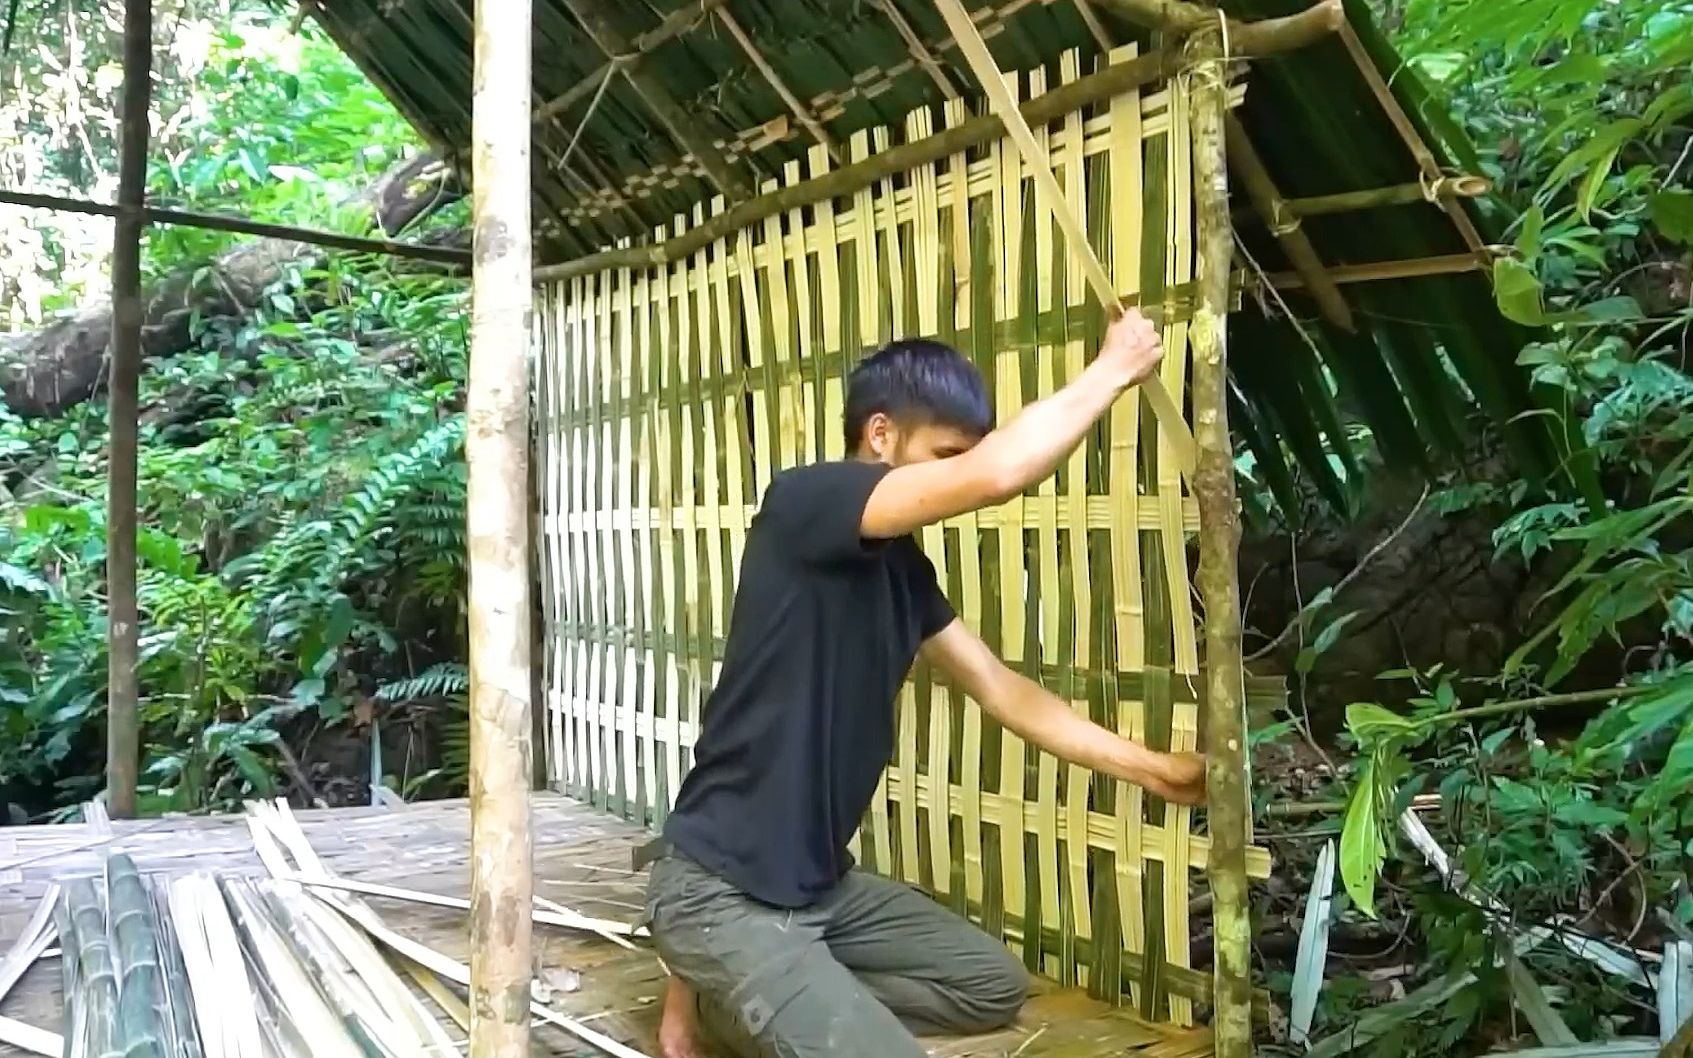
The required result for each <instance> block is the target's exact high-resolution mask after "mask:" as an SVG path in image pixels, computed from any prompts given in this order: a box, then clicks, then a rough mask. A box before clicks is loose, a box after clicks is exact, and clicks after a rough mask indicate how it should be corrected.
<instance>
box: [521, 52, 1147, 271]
mask: <svg viewBox="0 0 1693 1058" xmlns="http://www.w3.org/2000/svg"><path fill="white" fill-rule="evenodd" d="M1178 66H1179V57H1178V56H1176V55H1175V54H1174V53H1172V52H1169V51H1156V52H1152V53H1151V54H1148V55H1143V56H1141V57H1140V58H1138V59H1133V60H1131V61H1129V62H1124V63H1116V64H1113V65H1111V66H1107V67H1106V68H1105V69H1103V70H1100V71H1098V72H1097V73H1092V74H1089V75H1088V76H1086V77H1082V78H1078V79H1077V80H1074V81H1071V82H1069V83H1068V84H1064V85H1060V86H1059V87H1057V88H1054V89H1053V90H1052V91H1050V92H1047V93H1045V94H1043V95H1039V96H1036V97H1035V98H1033V99H1031V100H1029V101H1028V102H1026V103H1024V104H1023V105H1022V106H1021V107H1019V108H1018V109H1019V111H1020V112H1021V113H1022V115H1023V119H1024V120H1025V121H1027V122H1029V123H1030V124H1031V125H1042V124H1045V123H1047V122H1049V121H1055V120H1057V119H1058V118H1060V117H1062V116H1064V115H1065V114H1068V113H1070V112H1071V111H1073V110H1079V109H1081V108H1082V107H1085V106H1087V105H1088V104H1090V103H1097V102H1099V101H1101V100H1105V99H1110V98H1111V97H1112V96H1115V95H1121V94H1122V93H1124V92H1126V91H1128V90H1129V89H1131V88H1136V87H1139V86H1140V85H1143V84H1150V83H1152V82H1153V81H1159V80H1163V79H1164V78H1166V77H1169V76H1171V75H1173V74H1174V73H1175V72H1176V70H1177V68H1178ZM1004 135H1005V122H1003V121H1001V120H1000V119H999V118H997V117H994V116H992V115H982V116H980V117H974V118H970V119H969V120H967V121H963V122H960V123H959V124H957V125H954V126H953V127H952V128H950V129H947V130H946V131H944V132H938V133H936V134H935V135H933V136H928V137H925V138H923V139H920V140H914V141H912V142H911V143H903V144H900V145H899V146H897V147H890V148H888V149H887V150H885V151H881V152H879V153H877V154H873V155H871V156H870V157H869V158H866V159H864V160H863V161H861V162H854V163H852V164H851V165H846V166H842V167H841V168H839V169H836V170H834V171H832V172H829V173H826V174H824V175H823V176H819V177H813V178H812V179H810V180H804V181H801V182H799V183H797V184H792V185H789V186H787V187H783V188H779V189H777V190H775V191H771V192H767V193H765V194H762V195H759V196H758V197H757V198H752V199H748V200H747V201H745V202H742V203H740V204H738V205H735V206H733V207H731V208H730V209H728V210H725V211H724V212H722V213H719V214H718V215H717V216H715V217H712V218H711V219H710V220H708V221H706V222H705V223H704V224H700V225H698V226H696V227H694V228H692V229H690V230H689V231H687V232H684V233H683V234H681V235H678V236H676V237H675V238H673V239H667V240H665V241H664V242H660V243H652V244H649V245H646V246H627V247H621V248H618V249H614V250H602V251H600V252H598V253H592V254H589V255H587V256H586V257H578V258H576V259H575V260H571V261H560V262H559V263H557V264H551V265H546V266H543V267H541V268H537V269H535V278H536V279H537V280H557V279H570V278H572V277H574V276H581V275H590V274H592V273H594V272H600V271H604V270H605V269H608V268H651V267H656V266H658V265H663V264H668V263H669V262H671V261H676V260H680V259H681V258H684V257H686V256H688V255H689V254H691V253H693V252H694V251H696V250H700V249H703V248H704V247H707V246H709V245H711V244H712V243H713V242H716V241H717V240H718V239H720V238H723V237H724V236H726V235H730V234H733V233H734V232H737V231H739V230H741V229H742V228H745V227H747V226H749V225H752V224H756V223H758V222H759V221H762V220H765V219H766V218H769V217H773V216H775V215H776V214H778V213H784V212H786V211H788V210H791V209H798V208H800V207H801V206H809V205H811V204H813V203H816V202H821V201H823V200H824V199H828V198H836V197H839V196H841V195H850V194H852V193H854V192H856V191H858V190H861V189H862V188H866V187H869V186H870V185H871V184H873V183H875V182H876V181H877V180H881V179H884V178H885V177H889V176H892V175H893V174H895V173H903V172H905V171H906V170H908V169H914V168H916V167H917V166H920V165H927V164H928V163H930V162H935V161H939V160H940V159H942V158H946V157H948V156H950V155H954V154H958V153H959V152H961V151H964V150H967V149H969V148H971V147H975V146H978V145H980V144H983V143H988V142H991V141H993V140H996V139H999V138H1000V137H1001V136H1004Z"/></svg>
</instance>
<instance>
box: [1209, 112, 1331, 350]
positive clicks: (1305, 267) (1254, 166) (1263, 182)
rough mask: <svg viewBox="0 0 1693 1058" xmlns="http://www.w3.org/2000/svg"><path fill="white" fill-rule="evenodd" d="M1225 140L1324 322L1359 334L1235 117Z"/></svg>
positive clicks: (1255, 203)
mask: <svg viewBox="0 0 1693 1058" xmlns="http://www.w3.org/2000/svg"><path fill="white" fill-rule="evenodd" d="M1224 137H1225V139H1226V140H1227V143H1228V153H1229V163H1230V164H1231V165H1232V166H1233V168H1234V170H1235V173H1236V174H1237V175H1238V176H1239V177H1240V180H1241V183H1242V184H1243V185H1244V186H1245V188H1246V195H1247V197H1248V198H1249V199H1251V201H1252V208H1253V209H1255V210H1256V211H1257V212H1258V216H1259V219H1261V220H1262V221H1263V222H1264V223H1265V225H1267V226H1268V227H1269V229H1270V233H1271V234H1272V235H1274V236H1275V237H1276V239H1277V240H1279V241H1280V242H1281V244H1282V252H1284V253H1286V254H1287V259H1288V260H1289V261H1290V262H1292V264H1293V268H1294V271H1296V272H1298V273H1299V277H1300V278H1301V279H1302V280H1304V282H1305V288H1306V289H1307V290H1309V291H1310V292H1311V300H1313V301H1315V302H1316V303H1317V311H1318V312H1320V313H1322V315H1323V319H1325V320H1327V321H1328V322H1329V323H1331V324H1333V325H1334V326H1336V327H1339V328H1340V329H1341V330H1343V331H1346V332H1347V333H1348V334H1351V333H1354V332H1356V330H1357V324H1356V323H1354V322H1353V319H1352V309H1351V307H1350V306H1349V305H1347V304H1346V299H1345V298H1343V297H1341V296H1340V289H1339V288H1338V287H1336V286H1335V284H1334V280H1333V279H1330V278H1329V274H1328V272H1327V271H1326V270H1325V269H1324V267H1323V262H1322V259H1321V258H1319V257H1318V256H1317V248H1316V247H1315V246H1312V245H1311V239H1310V236H1308V235H1306V234H1305V232H1304V231H1302V230H1301V229H1300V227H1299V216H1298V215H1297V214H1294V213H1291V212H1289V210H1288V209H1287V201H1286V200H1285V199H1284V198H1282V195H1281V192H1280V191H1279V190H1277V189H1276V185H1275V181H1274V180H1272V179H1271V178H1270V170H1269V169H1268V168H1266V167H1265V165H1264V160H1263V159H1262V158H1260V157H1259V156H1258V150H1257V148H1255V147H1253V146H1252V140H1251V138H1250V137H1249V136H1247V134H1246V129H1245V127H1244V126H1242V125H1241V123H1240V119H1239V118H1237V117H1235V116H1234V115H1233V114H1229V115H1228V116H1227V117H1226V118H1225V119H1224Z"/></svg>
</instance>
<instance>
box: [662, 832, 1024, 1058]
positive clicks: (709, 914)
mask: <svg viewBox="0 0 1693 1058" xmlns="http://www.w3.org/2000/svg"><path fill="white" fill-rule="evenodd" d="M647 915H648V917H649V920H650V923H651V926H650V928H651V931H652V936H653V941H654V943H655V946H656V947H657V948H658V951H659V954H660V955H661V956H663V958H664V961H665V963H666V964H667V965H668V966H669V968H670V972H671V973H672V974H675V975H676V976H677V977H679V978H681V979H682V981H684V982H685V983H686V984H687V985H688V986H689V987H690V988H692V989H693V991H694V994H695V995H696V996H697V997H698V1002H699V1008H700V1023H701V1028H702V1030H703V1033H704V1039H703V1040H702V1041H701V1042H702V1043H703V1044H704V1045H705V1046H707V1047H708V1048H713V1049H714V1050H712V1051H709V1052H708V1053H723V1052H724V1051H725V1050H726V1051H727V1052H731V1053H733V1054H735V1055H739V1056H741V1058H824V1056H825V1055H827V1056H837V1058H844V1056H848V1055H863V1056H864V1058H919V1056H921V1055H923V1054H924V1051H923V1048H922V1046H921V1045H920V1044H918V1042H917V1040H916V1037H915V1035H914V1033H915V1034H921V1035H928V1034H937V1033H960V1034H967V1033H977V1032H987V1031H991V1030H993V1029H997V1028H1001V1027H1003V1026H1005V1025H1007V1024H1009V1023H1010V1022H1011V1020H1012V1019H1013V1018H1015V1017H1016V1015H1017V1011H1018V1010H1019V1009H1020V1008H1021V1007H1022V1005H1023V1000H1024V998H1025V997H1026V996H1027V994H1028V985H1029V979H1028V974H1027V972H1026V971H1025V970H1024V969H1023V966H1022V964H1021V963H1019V962H1018V961H1017V959H1016V957H1015V956H1013V955H1012V954H1011V953H1010V952H1009V951H1007V950H1006V949H1005V947H1004V946H1003V945H1002V944H1000V943H999V942H998V941H996V940H994V939H993V938H992V937H989V936H988V935H987V934H985V933H983V932H982V931H981V930H979V929H977V928H976V927H974V926H972V925H971V924H970V923H969V922H967V921H965V920H964V919H962V918H960V917H959V916H957V915H955V914H953V913H952V912H951V911H948V910H947V909H946V908H944V907H942V906H940V905H939V904H937V903H935V902H934V901H932V900H930V899H929V898H928V897H926V896H924V895H923V894H922V893H920V892H918V891H916V890H915V889H911V888H909V887H907V886H904V885H901V884H900V883H898V882H893V881H889V880H887V879H885V878H878V877H876V876H874V875H871V874H867V873H865V872H863V871H858V870H854V871H850V872H848V874H847V876H846V877H845V878H843V879H842V880H841V883H840V884H839V885H838V886H836V887H835V888H834V890H832V891H831V892H830V893H829V894H828V895H827V896H825V897H823V898H822V899H821V900H819V901H818V902H817V903H815V904H813V905H811V906H809V907H805V908H800V909H796V910H792V911H788V910H783V909H780V908H774V907H771V906H769V905H766V904H761V903H759V902H758V901H756V900H753V899H752V898H751V897H748V896H747V895H745V894H744V893H742V892H741V891H740V890H738V889H736V888H735V887H734V886H733V885H731V884H729V883H728V882H725V881H723V880H722V879H721V878H718V877H717V876H716V875H714V874H711V873H710V872H708V871H706V870H705V869H704V868H702V867H700V866H699V865H698V864H696V863H694V862H693V861H692V860H689V859H687V858H685V857H683V856H681V855H680V854H678V853H676V852H675V851H668V852H667V854H666V855H664V856H662V857H661V858H659V859H658V860H657V861H656V862H654V863H653V865H652V876H651V878H650V880H649V882H648V887H647Z"/></svg>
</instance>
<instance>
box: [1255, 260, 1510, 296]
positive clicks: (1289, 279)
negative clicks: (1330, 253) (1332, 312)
mask: <svg viewBox="0 0 1693 1058" xmlns="http://www.w3.org/2000/svg"><path fill="white" fill-rule="evenodd" d="M1488 267H1489V264H1488V258H1487V256H1486V255H1484V254H1473V253H1450V254H1441V255H1439V256H1437V257H1413V258H1410V259H1407V260H1404V261H1371V262H1369V263H1368V264H1355V265H1332V266H1330V267H1329V269H1328V277H1329V278H1330V279H1332V280H1334V281H1335V282H1336V283H1339V284H1342V285H1345V284H1347V283H1373V282H1376V281H1378V280H1383V279H1416V278H1418V277H1421V276H1443V275H1453V274H1455V273H1459V272H1477V271H1484V270H1486V269H1487V268H1488ZM1265 278H1266V279H1267V280H1268V281H1269V283H1270V285H1271V286H1273V287H1275V288H1276V289H1277V290H1300V289H1303V288H1304V286H1305V280H1304V279H1303V278H1302V277H1301V276H1300V275H1299V273H1297V272H1271V273H1270V274H1269V275H1268V276H1266V277H1265Z"/></svg>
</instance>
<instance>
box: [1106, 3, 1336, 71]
mask: <svg viewBox="0 0 1693 1058" xmlns="http://www.w3.org/2000/svg"><path fill="white" fill-rule="evenodd" d="M1094 2H1095V3H1097V4H1099V5H1101V6H1103V7H1107V8H1110V9H1111V10H1113V11H1115V12H1117V13H1118V14H1119V15H1122V16H1123V17H1124V18H1126V19H1128V20H1129V21H1131V22H1134V23H1137V24H1139V25H1142V26H1145V27H1147V28H1148V29H1155V30H1159V31H1161V32H1165V33H1174V34H1177V35H1185V34H1189V33H1193V32H1196V31H1197V30H1199V29H1200V28H1202V27H1204V26H1217V25H1219V23H1220V22H1221V19H1219V17H1218V15H1217V10H1216V8H1212V7H1204V6H1202V5H1200V4H1196V3H1192V2H1191V0H1094ZM1344 25H1346V10H1345V8H1343V7H1342V6H1341V0H1318V3H1316V4H1314V5H1313V6H1311V7H1308V8H1306V9H1305V10H1304V11H1301V12H1299V13H1298V14H1294V15H1287V16H1285V17H1283V18H1264V19H1259V20H1258V21H1256V22H1237V21H1235V20H1234V19H1232V18H1231V19H1229V20H1228V34H1229V39H1228V49H1229V54H1230V56H1232V57H1236V58H1241V57H1247V56H1253V55H1273V54H1275V53H1277V52H1283V51H1294V50H1296V49H1299V48H1303V47H1306V46H1308V45H1311V44H1315V43H1316V42H1317V41H1319V40H1323V39H1324V38H1326V37H1328V36H1330V35H1332V34H1334V33H1335V32H1337V31H1339V30H1340V28H1341V27H1342V26H1344Z"/></svg>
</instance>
